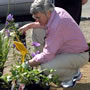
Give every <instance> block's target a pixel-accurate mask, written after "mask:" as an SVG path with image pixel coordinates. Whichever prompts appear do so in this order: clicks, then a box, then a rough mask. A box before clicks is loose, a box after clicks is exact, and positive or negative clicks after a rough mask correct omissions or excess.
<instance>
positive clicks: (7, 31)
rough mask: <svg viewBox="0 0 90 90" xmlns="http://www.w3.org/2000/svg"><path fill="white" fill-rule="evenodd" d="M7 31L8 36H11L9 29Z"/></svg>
mask: <svg viewBox="0 0 90 90" xmlns="http://www.w3.org/2000/svg"><path fill="white" fill-rule="evenodd" d="M5 32H6V34H7V36H8V37H10V31H9V30H8V29H7V30H6V31H5Z"/></svg>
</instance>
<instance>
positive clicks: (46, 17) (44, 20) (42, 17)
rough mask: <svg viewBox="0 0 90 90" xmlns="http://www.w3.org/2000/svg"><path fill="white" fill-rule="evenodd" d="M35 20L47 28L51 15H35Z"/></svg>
mask: <svg viewBox="0 0 90 90" xmlns="http://www.w3.org/2000/svg"><path fill="white" fill-rule="evenodd" d="M33 18H34V19H35V20H36V22H39V23H40V25H42V26H46V24H47V23H48V20H49V15H48V13H41V12H39V13H36V14H33Z"/></svg>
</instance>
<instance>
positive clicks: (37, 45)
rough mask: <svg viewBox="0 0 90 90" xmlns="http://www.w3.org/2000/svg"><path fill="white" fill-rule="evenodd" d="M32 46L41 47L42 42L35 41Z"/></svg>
mask: <svg viewBox="0 0 90 90" xmlns="http://www.w3.org/2000/svg"><path fill="white" fill-rule="evenodd" d="M32 46H35V47H39V46H40V43H38V42H33V43H32Z"/></svg>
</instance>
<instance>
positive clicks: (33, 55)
mask: <svg viewBox="0 0 90 90" xmlns="http://www.w3.org/2000/svg"><path fill="white" fill-rule="evenodd" d="M39 53H40V51H36V52H35V53H32V54H31V56H32V57H35V56H36V55H37V54H39Z"/></svg>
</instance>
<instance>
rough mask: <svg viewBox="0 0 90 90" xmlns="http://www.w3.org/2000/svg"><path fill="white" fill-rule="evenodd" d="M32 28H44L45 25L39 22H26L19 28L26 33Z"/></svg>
mask: <svg viewBox="0 0 90 90" xmlns="http://www.w3.org/2000/svg"><path fill="white" fill-rule="evenodd" d="M31 28H44V26H41V25H40V24H39V22H32V23H29V24H26V25H24V26H22V27H21V28H19V31H20V32H21V33H25V32H26V31H27V30H29V29H31Z"/></svg>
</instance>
